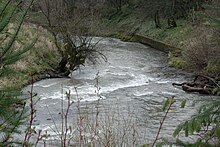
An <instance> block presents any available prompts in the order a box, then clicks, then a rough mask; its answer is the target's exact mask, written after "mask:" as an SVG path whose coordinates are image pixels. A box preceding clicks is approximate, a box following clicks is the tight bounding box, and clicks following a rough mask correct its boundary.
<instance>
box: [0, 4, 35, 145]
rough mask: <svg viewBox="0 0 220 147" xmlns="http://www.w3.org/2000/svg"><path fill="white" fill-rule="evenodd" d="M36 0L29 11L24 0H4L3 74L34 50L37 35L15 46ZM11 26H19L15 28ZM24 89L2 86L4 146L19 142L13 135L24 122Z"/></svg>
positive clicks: (0, 17) (0, 33)
mask: <svg viewBox="0 0 220 147" xmlns="http://www.w3.org/2000/svg"><path fill="white" fill-rule="evenodd" d="M32 3H33V0H32V1H31V2H30V3H29V6H28V7H27V8H26V9H25V10H21V9H20V5H21V4H22V1H12V0H8V1H7V0H0V77H1V76H3V75H2V74H3V73H4V74H7V73H6V72H7V71H12V70H8V69H9V68H8V67H9V65H12V64H14V63H15V62H17V61H18V60H19V59H21V58H22V55H23V54H24V53H25V52H27V51H28V50H30V49H31V48H32V47H33V45H34V43H35V42H36V40H37V38H35V39H34V40H33V41H31V42H30V43H28V44H25V45H23V46H21V47H17V48H16V47H15V43H16V40H17V35H18V33H19V31H20V29H21V26H22V23H23V21H24V18H25V16H26V14H27V12H28V9H29V8H30V6H31V5H32ZM10 25H13V26H15V27H14V28H13V27H12V28H11V27H10ZM19 95H20V89H17V90H15V89H0V109H1V111H0V132H1V133H0V140H1V142H0V146H13V145H14V144H17V143H18V142H16V141H15V140H14V139H13V136H12V135H13V134H14V133H18V127H19V126H20V125H21V123H22V122H23V117H24V115H23V114H24V111H25V109H24V106H25V104H24V103H23V100H21V99H19V98H18V96H19Z"/></svg>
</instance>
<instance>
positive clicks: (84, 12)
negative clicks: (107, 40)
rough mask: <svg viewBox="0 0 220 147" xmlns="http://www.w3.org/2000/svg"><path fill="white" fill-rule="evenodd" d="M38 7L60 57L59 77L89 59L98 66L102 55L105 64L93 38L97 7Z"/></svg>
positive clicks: (60, 1) (44, 2) (45, 3)
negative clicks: (97, 62) (98, 60)
mask: <svg viewBox="0 0 220 147" xmlns="http://www.w3.org/2000/svg"><path fill="white" fill-rule="evenodd" d="M36 5H37V6H38V8H39V9H40V10H41V12H42V14H43V15H44V17H45V18H46V20H47V25H46V27H47V28H48V29H49V30H50V31H51V33H52V34H53V36H54V39H55V43H56V46H57V48H58V50H59V52H60V55H61V59H60V62H59V65H58V66H57V67H55V71H56V74H58V75H60V76H68V75H69V74H70V73H71V71H74V70H76V69H77V68H79V66H80V65H84V63H85V61H86V60H87V59H88V60H89V61H91V62H92V63H95V62H96V61H97V57H98V56H99V55H101V57H102V58H103V59H104V60H106V58H105V56H104V55H103V54H102V53H101V52H99V51H97V50H96V48H95V46H96V43H92V37H90V36H92V34H91V32H92V31H94V26H93V22H94V20H95V18H96V16H97V15H96V5H97V3H95V2H92V1H89V0H88V1H78V0H74V1H72V0H67V1H65V0H54V1H50V0H41V1H38V2H37V3H36Z"/></svg>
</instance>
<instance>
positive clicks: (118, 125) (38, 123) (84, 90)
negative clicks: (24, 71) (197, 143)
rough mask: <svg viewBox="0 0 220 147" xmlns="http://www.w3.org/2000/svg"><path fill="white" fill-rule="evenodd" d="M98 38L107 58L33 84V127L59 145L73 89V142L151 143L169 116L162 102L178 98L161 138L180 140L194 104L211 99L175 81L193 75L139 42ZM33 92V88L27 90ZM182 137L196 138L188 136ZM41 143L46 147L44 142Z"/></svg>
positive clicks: (48, 140) (71, 124)
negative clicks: (181, 128)
mask: <svg viewBox="0 0 220 147" xmlns="http://www.w3.org/2000/svg"><path fill="white" fill-rule="evenodd" d="M98 40H100V42H99V44H98V46H97V47H98V48H99V50H100V51H101V52H102V53H103V54H105V55H106V57H107V59H108V61H107V62H104V61H102V60H100V61H99V63H98V64H96V65H93V64H89V63H88V65H87V66H86V67H81V68H80V70H77V71H74V72H73V73H72V75H71V76H72V78H70V79H47V80H42V81H40V82H36V83H35V84H34V92H35V93H37V97H35V100H36V99H39V100H37V103H36V109H37V112H36V118H35V119H34V127H35V130H36V131H38V130H42V133H45V132H48V134H50V137H48V138H47V139H45V140H46V141H47V142H46V143H47V146H60V145H59V137H58V136H59V135H60V133H61V132H62V125H61V124H62V119H61V118H62V116H61V114H62V110H63V111H64V110H65V109H66V106H67V101H68V100H67V98H66V94H65V93H66V92H68V91H70V98H71V102H74V103H73V104H72V105H71V107H70V111H69V115H68V126H71V129H70V130H69V131H68V134H69V136H68V137H70V138H71V142H70V144H71V145H72V146H80V145H81V146H88V143H90V142H91V141H92V142H93V145H95V146H105V145H106V146H124V147H127V146H128V147H129V146H137V145H143V144H150V145H151V144H152V142H153V141H154V139H155V136H156V134H157V131H158V128H159V125H160V120H161V119H162V117H163V116H164V112H162V110H161V109H162V105H163V102H164V100H166V98H169V97H173V96H174V97H175V99H176V102H175V103H174V104H173V106H172V109H171V110H170V112H169V114H168V116H167V118H166V120H165V122H164V125H163V128H162V130H161V132H160V137H164V138H166V139H168V140H169V141H171V142H173V141H175V138H173V137H172V133H173V131H174V129H175V128H176V126H177V125H178V124H179V123H181V122H183V121H184V120H186V119H188V118H190V116H191V115H193V114H194V113H195V111H196V107H195V106H193V104H194V102H195V101H196V103H199V101H200V100H203V101H205V100H207V99H208V98H209V97H208V96H201V95H198V94H188V93H185V92H183V91H182V90H181V89H178V88H175V87H173V86H172V83H173V82H184V81H186V80H188V79H187V78H188V77H189V76H190V75H189V74H187V73H185V72H183V71H181V70H177V69H174V68H170V67H168V65H167V56H166V55H165V54H164V53H162V52H160V51H157V50H155V49H152V48H150V47H148V46H145V45H142V44H139V43H132V42H122V41H120V40H118V39H113V38H99V37H96V38H94V42H96V41H98ZM97 77H98V78H97ZM97 79H98V84H97ZM97 87H98V88H97ZM28 90H30V86H27V87H26V88H25V89H24V93H25V92H27V91H28ZM79 99H80V102H79V101H78V100H79ZM183 100H186V101H187V102H186V107H185V108H180V104H181V102H182V101H183ZM97 112H98V113H97ZM80 134H81V135H82V136H83V137H82V138H81V139H80V138H79V135H80ZM33 138H34V137H33ZM179 138H180V139H182V140H184V141H193V140H194V139H195V138H184V136H183V135H181V136H180V137H179ZM39 146H43V143H42V141H40V143H39Z"/></svg>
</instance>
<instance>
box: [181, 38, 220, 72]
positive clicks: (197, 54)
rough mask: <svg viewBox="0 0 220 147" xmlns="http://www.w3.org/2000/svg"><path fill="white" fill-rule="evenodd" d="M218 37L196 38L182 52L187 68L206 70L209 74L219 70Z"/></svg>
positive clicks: (196, 70)
mask: <svg viewBox="0 0 220 147" xmlns="http://www.w3.org/2000/svg"><path fill="white" fill-rule="evenodd" d="M217 40H218V39H216V40H214V39H213V38H209V37H208V36H201V37H200V38H198V39H196V40H195V42H194V43H192V44H194V45H191V46H190V48H189V49H188V50H186V51H185V52H184V54H183V56H184V58H185V61H186V65H187V67H188V69H189V70H192V71H195V72H197V73H201V72H206V73H208V74H210V75H213V74H217V73H219V72H220V68H219V66H218V65H219V63H220V49H219V43H218V41H217Z"/></svg>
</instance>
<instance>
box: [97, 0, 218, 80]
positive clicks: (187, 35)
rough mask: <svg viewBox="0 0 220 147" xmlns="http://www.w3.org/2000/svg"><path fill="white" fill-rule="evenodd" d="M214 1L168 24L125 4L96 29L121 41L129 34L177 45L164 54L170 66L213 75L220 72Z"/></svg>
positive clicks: (98, 32)
mask: <svg viewBox="0 0 220 147" xmlns="http://www.w3.org/2000/svg"><path fill="white" fill-rule="evenodd" d="M214 5H217V4H216V2H214V1H213V2H212V3H210V4H207V5H204V6H203V9H202V10H198V11H192V12H191V13H190V14H189V16H188V17H187V18H185V19H182V18H179V19H177V20H176V24H177V26H176V27H172V28H170V27H168V24H167V20H166V19H163V18H161V20H160V24H161V26H160V28H156V27H155V23H154V21H153V20H152V19H150V18H145V17H144V14H142V13H141V12H135V11H136V10H138V9H134V10H133V11H131V10H129V6H128V7H126V6H125V7H123V8H122V9H121V12H120V13H116V14H114V15H111V17H109V18H106V17H105V18H103V19H102V21H101V22H100V27H99V28H101V29H100V30H98V31H97V32H96V33H97V34H98V35H101V36H113V37H116V38H121V39H122V40H125V41H129V40H130V39H131V37H129V35H131V36H133V35H134V34H139V35H141V36H146V37H147V38H150V39H152V40H154V42H158V45H159V44H161V42H162V43H164V44H167V45H169V46H172V48H177V52H178V53H177V54H176V51H174V52H172V51H171V52H169V54H168V58H169V65H170V66H173V67H176V68H182V69H185V70H188V71H189V72H193V73H195V74H204V75H209V76H216V75H217V74H219V73H220V67H219V66H218V65H219V63H220V61H219V60H218V59H217V57H219V55H220V53H219V52H218V40H219V34H218V33H217V32H218V30H217V28H216V26H217V24H218V23H217V22H216V20H215V18H218V10H216V9H214V8H213V7H214ZM140 13H141V14H140ZM123 34H125V35H123ZM159 46H160V45H159ZM164 48H166V46H164ZM168 48H169V47H168ZM179 49H180V50H181V53H179ZM210 52H211V53H210ZM214 52H215V53H214ZM213 53H214V54H213Z"/></svg>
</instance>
